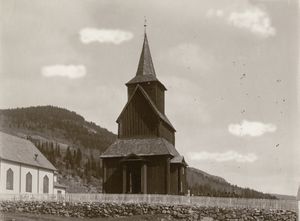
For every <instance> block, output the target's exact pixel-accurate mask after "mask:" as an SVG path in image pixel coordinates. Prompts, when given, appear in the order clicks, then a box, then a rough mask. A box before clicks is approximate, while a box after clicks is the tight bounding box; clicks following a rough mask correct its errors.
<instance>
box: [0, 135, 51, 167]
mask: <svg viewBox="0 0 300 221" xmlns="http://www.w3.org/2000/svg"><path fill="white" fill-rule="evenodd" d="M35 154H37V158H36V159H35ZM0 159H3V160H9V161H13V162H16V163H22V164H26V165H30V166H35V167H40V168H44V169H49V170H56V168H55V167H54V166H53V165H52V164H51V163H50V161H49V160H47V158H46V157H45V156H44V155H43V154H42V153H41V152H40V151H39V150H38V149H37V148H36V147H35V146H34V144H33V143H32V142H30V141H29V140H26V139H23V138H19V137H16V136H13V135H10V134H6V133H3V132H1V131H0Z"/></svg>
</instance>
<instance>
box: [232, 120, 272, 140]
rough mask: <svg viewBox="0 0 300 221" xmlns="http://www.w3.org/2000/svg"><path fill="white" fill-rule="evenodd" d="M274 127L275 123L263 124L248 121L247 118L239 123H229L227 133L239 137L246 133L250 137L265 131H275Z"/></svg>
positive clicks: (260, 134)
mask: <svg viewBox="0 0 300 221" xmlns="http://www.w3.org/2000/svg"><path fill="white" fill-rule="evenodd" d="M276 129H277V128H276V125H274V124H264V123H261V122H255V121H253V122H250V121H247V120H243V121H242V123H241V124H229V126H228V131H229V133H231V134H233V135H235V136H240V137H243V136H247V135H248V136H251V137H258V136H262V135H263V134H265V133H267V132H269V133H272V132H275V131H276Z"/></svg>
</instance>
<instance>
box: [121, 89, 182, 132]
mask: <svg viewBox="0 0 300 221" xmlns="http://www.w3.org/2000/svg"><path fill="white" fill-rule="evenodd" d="M138 90H139V91H141V93H142V95H143V96H144V97H145V99H146V100H147V101H148V103H149V104H150V106H151V107H152V109H153V110H154V112H155V114H157V116H158V117H159V118H160V119H162V120H163V121H164V122H165V123H166V124H167V125H169V126H170V127H171V128H172V129H173V130H174V131H176V130H175V128H174V127H173V125H172V124H171V122H170V121H169V119H168V118H167V116H166V115H164V114H163V113H161V112H160V111H159V110H158V109H157V107H156V105H155V104H154V102H153V101H152V100H151V98H150V97H149V95H148V94H147V92H146V91H145V90H144V89H143V88H142V87H141V86H140V85H137V86H136V88H135V89H134V92H133V93H132V95H131V97H130V98H129V99H128V102H127V103H126V105H125V107H124V108H123V110H122V111H121V113H120V115H119V117H118V119H117V122H119V120H120V118H121V116H122V114H123V113H124V111H125V110H126V108H127V106H128V105H129V104H130V102H131V100H132V98H133V97H134V96H135V94H136V92H137V91H138Z"/></svg>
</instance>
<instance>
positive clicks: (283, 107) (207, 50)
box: [0, 0, 300, 195]
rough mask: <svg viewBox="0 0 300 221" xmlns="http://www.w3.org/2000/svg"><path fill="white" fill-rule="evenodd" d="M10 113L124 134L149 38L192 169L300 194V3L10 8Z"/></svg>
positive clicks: (3, 101)
mask: <svg viewBox="0 0 300 221" xmlns="http://www.w3.org/2000/svg"><path fill="white" fill-rule="evenodd" d="M0 3H1V6H0V8H1V14H0V20H1V30H0V36H1V38H0V39H1V41H0V58H1V59H0V108H1V109H4V108H15V107H28V106H36V105H54V106H59V107H63V108H67V109H69V110H72V111H76V112H77V113H78V114H80V115H82V116H83V117H84V118H85V119H86V120H88V121H93V122H95V123H96V124H98V125H100V126H102V127H104V128H107V129H108V130H110V131H112V132H114V133H117V124H116V122H115V121H116V118H117V117H118V115H119V113H120V112H121V110H122V108H123V106H124V105H125V103H126V101H127V91H126V86H125V83H126V82H127V81H129V80H130V79H131V78H132V77H133V76H134V75H135V73H136V70H137V65H138V59H139V56H140V53H141V48H142V43H143V33H144V27H143V25H144V18H145V17H146V19H147V35H148V41H149V45H150V50H151V54H152V59H153V63H154V67H155V70H156V74H157V77H158V79H159V80H160V81H161V82H162V83H163V84H164V85H165V86H166V87H167V89H168V90H167V92H166V98H165V100H166V115H167V116H168V118H169V119H170V121H171V122H172V124H173V125H174V127H175V128H176V130H177V132H176V148H177V150H178V151H179V152H180V153H181V154H182V155H184V156H185V159H186V161H187V163H188V164H189V166H192V167H196V168H199V169H201V170H203V171H206V172H208V173H211V174H213V175H218V176H221V177H223V178H225V179H226V180H227V181H228V182H230V183H232V184H236V185H239V186H242V187H250V188H254V189H256V190H259V191H263V192H268V193H280V194H291V195H295V194H296V192H297V188H298V186H299V184H300V171H299V168H300V150H299V149H300V148H298V143H299V141H300V138H298V136H297V134H298V125H299V123H300V122H299V119H298V116H299V114H298V103H299V100H298V91H299V89H298V87H297V84H298V83H300V77H298V64H299V57H298V49H299V47H298V46H299V45H298V42H297V39H298V38H299V36H298V34H299V32H298V30H297V27H298V26H299V24H297V22H298V10H299V7H298V4H297V1H296V0H290V1H289V0H222V1H221V0H203V1H198V0H189V1H183V0H165V1H160V0H151V1H145V0H127V1H122V0H51V1H39V0H31V1H21V0H0Z"/></svg>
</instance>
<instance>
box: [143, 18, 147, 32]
mask: <svg viewBox="0 0 300 221" xmlns="http://www.w3.org/2000/svg"><path fill="white" fill-rule="evenodd" d="M146 29H147V18H146V16H144V34H146Z"/></svg>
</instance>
